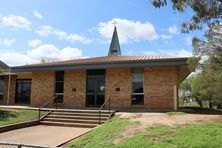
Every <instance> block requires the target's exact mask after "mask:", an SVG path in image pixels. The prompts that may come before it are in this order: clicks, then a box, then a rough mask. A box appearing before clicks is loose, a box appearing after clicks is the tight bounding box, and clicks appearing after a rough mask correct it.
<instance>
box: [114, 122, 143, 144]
mask: <svg viewBox="0 0 222 148" xmlns="http://www.w3.org/2000/svg"><path fill="white" fill-rule="evenodd" d="M144 128H145V126H144V125H143V124H133V125H130V126H128V127H126V128H125V129H123V130H122V131H121V133H120V135H119V136H118V137H117V138H116V139H115V140H114V141H113V143H114V144H120V143H121V142H122V141H124V140H125V139H127V138H129V137H131V136H133V135H134V134H135V133H139V132H140V131H142V130H144Z"/></svg>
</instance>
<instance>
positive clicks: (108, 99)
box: [99, 97, 110, 124]
mask: <svg viewBox="0 0 222 148" xmlns="http://www.w3.org/2000/svg"><path fill="white" fill-rule="evenodd" d="M107 101H109V106H108V109H109V113H110V97H108V98H107V99H106V100H105V102H104V103H103V105H102V106H101V107H100V109H99V124H101V111H102V109H103V108H104V107H105V105H106V103H107Z"/></svg>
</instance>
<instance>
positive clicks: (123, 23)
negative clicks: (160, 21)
mask: <svg viewBox="0 0 222 148" xmlns="http://www.w3.org/2000/svg"><path fill="white" fill-rule="evenodd" d="M114 21H115V22H118V24H117V30H118V35H119V39H120V42H121V43H127V42H129V41H140V40H155V39H158V34H157V33H156V31H155V27H154V26H153V25H152V24H151V23H149V22H146V23H141V22H140V21H134V20H127V19H120V18H114V19H112V20H110V21H108V22H100V23H99V24H98V31H99V33H100V34H101V36H102V37H104V38H105V39H110V38H111V37H112V34H113V22H114Z"/></svg>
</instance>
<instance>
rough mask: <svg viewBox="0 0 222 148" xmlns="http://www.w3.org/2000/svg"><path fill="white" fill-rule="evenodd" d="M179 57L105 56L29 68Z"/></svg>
mask: <svg viewBox="0 0 222 148" xmlns="http://www.w3.org/2000/svg"><path fill="white" fill-rule="evenodd" d="M177 58H178V57H172V56H103V57H94V58H82V59H74V60H67V61H58V62H48V63H39V64H31V65H28V66H44V65H60V64H61V65H62V64H84V63H106V62H124V61H147V60H158V59H177Z"/></svg>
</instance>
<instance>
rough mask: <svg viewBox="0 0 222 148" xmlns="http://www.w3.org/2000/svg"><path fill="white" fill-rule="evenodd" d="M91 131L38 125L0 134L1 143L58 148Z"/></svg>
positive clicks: (88, 129)
mask: <svg viewBox="0 0 222 148" xmlns="http://www.w3.org/2000/svg"><path fill="white" fill-rule="evenodd" d="M90 130H91V128H74V127H60V126H45V125H37V126H32V127H27V128H22V129H17V130H13V131H9V132H4V133H0V142H15V143H22V144H32V145H41V146H49V147H56V146H58V145H60V144H62V143H64V142H66V141H68V140H70V139H72V138H75V137H77V136H79V135H81V134H84V133H86V132H88V131H90Z"/></svg>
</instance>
